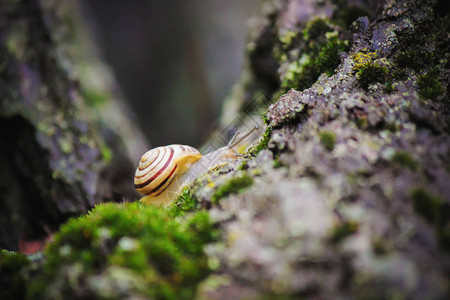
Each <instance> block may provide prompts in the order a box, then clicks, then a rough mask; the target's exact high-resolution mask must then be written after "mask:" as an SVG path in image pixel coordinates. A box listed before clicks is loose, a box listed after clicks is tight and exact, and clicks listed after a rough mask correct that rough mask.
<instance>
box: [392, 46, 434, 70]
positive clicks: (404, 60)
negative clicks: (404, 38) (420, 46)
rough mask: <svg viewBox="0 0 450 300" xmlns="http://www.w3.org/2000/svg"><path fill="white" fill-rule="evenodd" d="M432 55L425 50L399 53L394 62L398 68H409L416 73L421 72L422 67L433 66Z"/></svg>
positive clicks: (408, 50) (409, 50)
mask: <svg viewBox="0 0 450 300" xmlns="http://www.w3.org/2000/svg"><path fill="white" fill-rule="evenodd" d="M433 60H434V55H433V53H432V52H430V51H426V50H411V49H407V50H406V51H402V52H399V54H398V55H397V56H396V57H395V62H396V64H397V66H398V67H400V68H411V69H413V70H414V71H416V72H419V71H421V70H423V68H424V67H429V66H431V65H433Z"/></svg>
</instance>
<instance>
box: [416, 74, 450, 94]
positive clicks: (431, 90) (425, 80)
mask: <svg viewBox="0 0 450 300" xmlns="http://www.w3.org/2000/svg"><path fill="white" fill-rule="evenodd" d="M417 89H418V90H417V91H418V93H419V95H420V97H421V98H423V99H431V100H436V99H437V98H438V97H439V96H441V95H442V94H443V93H444V92H445V88H444V86H443V85H442V83H441V82H440V81H439V80H438V79H437V76H436V75H435V74H434V73H433V72H431V73H427V74H425V75H420V76H419V78H418V79H417Z"/></svg>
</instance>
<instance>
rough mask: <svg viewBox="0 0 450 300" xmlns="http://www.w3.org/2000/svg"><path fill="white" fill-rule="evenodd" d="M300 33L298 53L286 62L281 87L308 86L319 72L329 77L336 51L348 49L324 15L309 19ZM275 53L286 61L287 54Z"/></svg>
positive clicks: (336, 64)
mask: <svg viewBox="0 0 450 300" xmlns="http://www.w3.org/2000/svg"><path fill="white" fill-rule="evenodd" d="M302 35H303V39H302V42H303V44H304V48H303V49H302V51H301V53H302V56H301V57H300V58H299V59H294V60H293V61H291V62H290V64H289V65H288V67H287V70H286V72H285V74H284V75H283V78H282V82H281V87H282V89H284V90H287V89H290V88H294V89H297V90H303V89H305V88H308V87H310V86H311V85H312V84H313V83H314V82H316V80H317V78H318V77H319V76H320V75H321V74H322V73H326V74H327V75H328V76H331V75H332V74H333V73H334V71H335V69H336V67H337V66H338V65H339V63H340V57H339V52H342V51H345V50H347V49H348V41H345V40H344V41H341V40H340V39H339V38H338V32H337V31H335V29H334V28H333V26H332V25H331V23H330V21H329V20H328V19H325V18H313V19H312V20H311V21H309V22H308V23H307V24H306V27H305V29H304V30H303V34H302ZM279 52H281V53H282V54H280V55H278V56H279V60H280V62H284V61H285V60H287V56H288V55H289V53H284V52H283V51H279ZM282 58H283V59H282Z"/></svg>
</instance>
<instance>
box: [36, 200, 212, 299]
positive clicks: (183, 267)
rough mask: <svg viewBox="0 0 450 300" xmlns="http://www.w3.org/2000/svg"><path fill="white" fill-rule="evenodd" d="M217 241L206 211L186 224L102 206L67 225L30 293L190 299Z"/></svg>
mask: <svg viewBox="0 0 450 300" xmlns="http://www.w3.org/2000/svg"><path fill="white" fill-rule="evenodd" d="M186 206H189V205H186ZM214 236H215V235H214V230H213V229H212V227H211V224H210V222H209V218H208V214H207V212H197V213H194V214H191V215H189V216H186V217H184V218H181V219H179V218H173V217H172V216H170V214H168V213H167V210H165V209H162V208H158V207H154V206H152V205H149V206H147V205H144V204H141V203H126V204H112V203H110V204H102V205H98V206H96V207H95V208H94V209H93V210H92V211H91V212H90V213H89V214H88V215H86V216H83V217H81V218H78V219H71V220H70V221H69V222H68V223H66V224H65V225H63V226H61V230H60V232H58V233H57V234H56V235H55V240H54V242H53V243H51V244H50V245H49V247H48V248H47V249H46V252H45V255H46V257H47V261H46V263H45V266H44V271H45V273H44V275H42V276H41V277H40V278H39V279H38V280H36V281H35V282H34V284H33V285H32V287H31V288H30V291H29V296H30V298H36V297H38V296H43V297H46V296H48V295H59V296H58V297H60V298H62V299H64V298H67V297H69V298H70V297H73V296H76V297H79V298H89V297H94V298H115V297H118V298H128V297H137V298H139V297H141V298H142V297H144V298H157V299H163V298H164V299H180V298H182V299H191V298H192V297H193V296H194V294H195V286H196V284H195V283H196V282H199V281H200V280H201V279H203V278H204V277H205V276H206V275H207V273H208V267H207V259H206V255H205V254H204V252H203V246H204V245H205V244H206V243H209V242H211V241H213V240H214ZM58 297H57V298H58Z"/></svg>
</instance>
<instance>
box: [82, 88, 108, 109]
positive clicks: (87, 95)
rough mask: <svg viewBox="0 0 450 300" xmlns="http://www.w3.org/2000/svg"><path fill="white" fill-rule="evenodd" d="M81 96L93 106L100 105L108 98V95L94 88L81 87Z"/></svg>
mask: <svg viewBox="0 0 450 300" xmlns="http://www.w3.org/2000/svg"><path fill="white" fill-rule="evenodd" d="M81 96H82V97H83V98H84V101H85V102H86V104H87V105H88V106H92V107H95V106H98V105H100V104H102V103H104V102H105V101H106V100H107V99H108V96H107V95H105V94H104V93H102V92H99V91H96V90H94V89H85V88H83V89H81Z"/></svg>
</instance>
